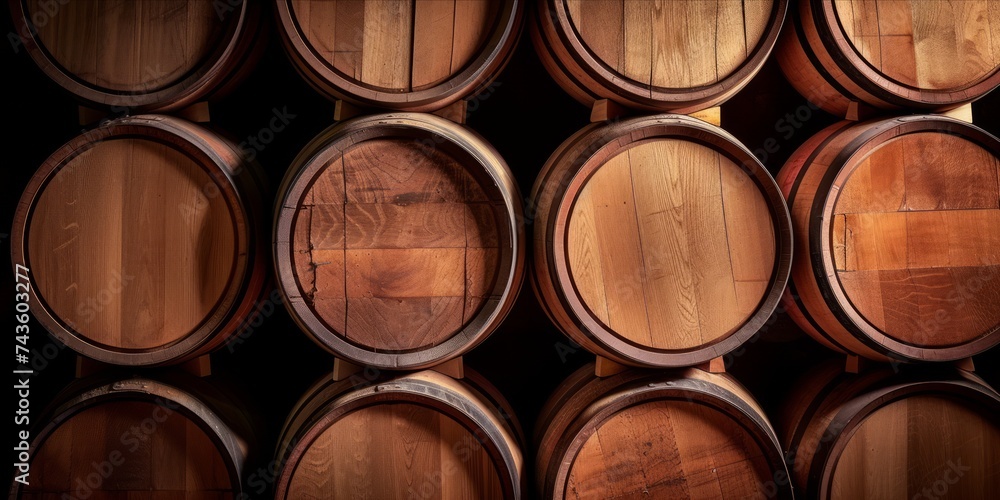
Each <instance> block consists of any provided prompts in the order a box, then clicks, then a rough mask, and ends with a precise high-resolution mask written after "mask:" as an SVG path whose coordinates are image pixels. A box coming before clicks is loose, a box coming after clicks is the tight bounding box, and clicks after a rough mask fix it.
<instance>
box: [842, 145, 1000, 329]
mask: <svg viewBox="0 0 1000 500" xmlns="http://www.w3.org/2000/svg"><path fill="white" fill-rule="evenodd" d="M998 178H1000V160H998V158H996V157H994V156H993V155H992V154H991V153H989V152H988V151H986V150H985V149H983V148H982V147H980V146H978V145H976V144H974V143H972V142H970V141H969V140H967V139H964V138H962V137H959V136H956V135H949V134H944V133H931V132H921V133H914V134H908V135H905V136H902V137H900V138H896V139H893V140H891V141H889V142H887V143H886V144H884V145H882V146H880V147H879V148H878V149H876V150H875V151H874V152H872V153H871V154H870V155H869V156H868V157H867V158H865V159H864V160H863V161H862V162H861V163H860V164H859V165H858V166H857V168H856V169H855V170H854V171H853V172H852V173H851V176H850V177H849V178H848V179H847V181H846V182H845V184H844V186H843V188H842V189H841V193H840V195H839V197H838V198H837V201H836V205H835V208H834V217H835V218H834V223H833V226H832V228H833V229H832V231H833V235H832V237H833V240H832V241H833V245H834V247H833V251H834V261H835V264H836V269H837V278H838V279H839V280H840V284H841V287H842V288H843V290H844V292H845V293H846V295H847V297H848V298H849V299H850V300H851V302H852V304H853V305H854V307H855V308H856V309H857V310H858V312H860V313H861V314H862V316H864V318H865V319H866V320H867V321H868V322H870V323H871V324H872V325H873V326H875V327H876V328H877V329H879V330H880V331H882V332H885V333H886V334H887V335H889V336H890V337H892V338H894V339H897V340H900V341H903V342H909V343H912V344H914V345H920V346H947V345H955V344H960V343H963V342H968V341H971V340H974V339H977V338H979V337H981V336H983V335H984V334H986V333H988V332H990V331H992V330H995V329H996V328H997V326H998V325H1000V308H998V307H997V306H996V305H997V304H998V303H1000V231H997V228H1000V184H998Z"/></svg>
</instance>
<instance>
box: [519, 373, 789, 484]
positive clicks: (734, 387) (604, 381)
mask: <svg viewBox="0 0 1000 500" xmlns="http://www.w3.org/2000/svg"><path fill="white" fill-rule="evenodd" d="M537 438H538V440H539V449H538V456H537V461H536V477H535V479H536V482H537V486H538V492H539V498H543V499H549V498H551V499H568V498H572V499H580V498H631V497H636V498H642V497H648V498H792V487H791V485H790V483H789V481H788V470H787V468H786V467H785V463H784V458H783V456H782V453H781V446H780V445H779V444H778V438H777V437H776V435H775V433H774V430H773V429H772V428H771V424H770V423H769V422H768V420H767V417H766V416H765V415H764V413H763V412H762V411H761V409H760V407H759V406H758V405H757V403H756V401H754V399H753V397H752V396H751V395H750V394H749V393H748V392H747V391H746V389H744V388H743V387H742V386H741V385H740V384H739V383H737V382H736V381H735V380H734V379H733V378H731V377H730V376H728V375H726V374H712V373H708V372H704V371H701V370H697V369H693V368H691V369H686V370H683V371H679V372H674V373H661V374H655V373H650V372H648V371H646V372H644V371H639V370H630V371H627V372H624V373H621V374H618V375H614V376H611V377H608V378H597V377H595V376H594V366H593V365H588V366H585V367H583V368H581V369H580V370H579V371H577V372H576V373H574V374H573V375H572V376H570V378H569V379H567V380H566V381H565V382H563V384H562V385H561V386H560V387H559V388H558V389H557V390H556V392H555V394H553V395H552V397H551V398H549V401H548V403H547V404H546V405H545V407H544V408H543V409H542V414H541V416H540V417H539V420H538V432H537Z"/></svg>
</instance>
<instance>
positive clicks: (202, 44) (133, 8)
mask: <svg viewBox="0 0 1000 500" xmlns="http://www.w3.org/2000/svg"><path fill="white" fill-rule="evenodd" d="M249 3H251V4H253V2H249ZM215 7H216V6H215V5H214V4H213V3H212V2H208V1H204V0H141V1H131V2H122V1H116V0H79V1H73V2H63V3H61V4H59V5H58V6H54V5H53V4H50V3H48V2H45V1H42V0H27V1H25V2H17V6H16V7H15V22H17V23H23V24H24V26H25V27H27V26H28V25H30V26H32V27H31V28H30V29H24V30H21V29H19V30H18V33H25V34H29V33H30V35H28V36H30V38H31V39H32V41H33V42H34V43H33V44H29V45H27V46H28V47H29V53H31V55H32V57H33V58H34V59H35V61H36V62H37V63H38V64H39V66H40V67H41V68H42V70H43V71H44V72H45V73H46V74H47V75H48V76H49V77H51V78H52V79H53V80H55V81H56V83H58V84H60V85H62V86H63V87H64V88H66V89H67V90H69V91H70V92H72V93H74V94H76V95H77V96H78V97H79V98H81V99H83V100H85V101H88V102H89V103H90V104H94V105H98V106H121V107H129V108H140V109H142V110H143V111H154V110H168V109H169V110H173V109H179V108H181V107H184V106H187V105H190V104H193V103H194V102H196V101H197V100H199V99H204V98H206V97H209V96H211V95H212V94H213V93H214V92H216V91H219V90H223V89H222V88H221V87H228V86H230V85H231V83H230V82H227V79H229V78H230V77H232V76H234V75H240V77H241V76H242V75H244V74H245V73H246V71H245V70H247V69H249V67H252V64H251V63H250V61H252V59H253V58H254V57H255V54H256V52H255V50H254V40H253V38H254V37H255V36H256V33H255V31H256V27H257V23H258V17H259V12H258V11H257V9H258V8H259V6H257V5H249V6H244V5H238V6H236V8H234V9H229V10H228V11H219V12H217V11H216V8H215ZM220 12H222V13H223V14H225V15H222V14H220ZM235 79H237V80H238V79H239V77H237V78H235Z"/></svg>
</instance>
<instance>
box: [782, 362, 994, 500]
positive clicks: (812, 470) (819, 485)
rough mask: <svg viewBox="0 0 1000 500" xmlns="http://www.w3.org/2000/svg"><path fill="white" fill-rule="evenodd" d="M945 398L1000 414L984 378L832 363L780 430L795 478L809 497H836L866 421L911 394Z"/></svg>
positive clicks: (799, 397) (786, 411)
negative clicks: (843, 463) (844, 464)
mask: <svg viewBox="0 0 1000 500" xmlns="http://www.w3.org/2000/svg"><path fill="white" fill-rule="evenodd" d="M925 394H932V395H939V396H946V397H951V398H956V399H961V400H962V401H964V402H968V403H975V404H977V405H978V406H979V408H981V409H983V410H992V411H993V413H997V412H1000V393H997V391H996V390H995V389H993V388H992V387H990V386H989V385H988V384H986V382H985V381H983V380H982V379H981V378H980V377H979V376H977V375H975V374H974V373H972V372H967V371H964V370H961V369H958V368H954V367H949V366H944V367H934V368H932V369H929V370H927V369H925V370H922V371H921V372H915V371H906V370H903V371H901V370H898V369H896V368H889V367H883V368H879V369H875V370H872V371H868V372H864V373H861V374H850V373H846V372H844V370H843V365H842V364H840V363H836V362H829V363H825V364H822V365H820V366H819V367H817V368H816V369H815V370H813V371H811V372H809V373H808V374H806V376H805V377H804V378H803V379H802V380H800V381H799V383H798V384H796V386H795V387H794V388H793V389H792V391H791V392H790V393H789V396H788V398H787V399H786V400H785V402H784V403H783V405H782V407H781V409H780V412H779V417H778V419H777V426H778V431H779V437H780V438H781V443H782V444H783V445H784V450H785V455H786V460H787V462H788V466H789V472H790V473H791V474H790V476H789V477H790V478H791V479H792V482H793V483H794V485H795V487H796V489H797V491H800V492H802V494H803V495H802V496H804V497H805V498H831V496H830V491H831V488H832V480H833V472H834V468H835V466H836V465H837V460H838V458H839V457H840V453H841V452H843V450H844V448H845V447H846V445H847V444H848V442H849V441H850V438H851V437H852V436H853V432H852V431H853V430H855V429H856V428H857V427H860V425H861V424H862V423H863V421H864V419H865V418H866V417H867V416H868V415H871V414H873V413H874V412H875V411H877V410H879V409H881V408H882V407H883V406H886V405H888V404H890V403H893V402H895V401H899V400H901V399H905V398H906V397H908V396H911V395H925Z"/></svg>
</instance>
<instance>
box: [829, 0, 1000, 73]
mask: <svg viewBox="0 0 1000 500" xmlns="http://www.w3.org/2000/svg"><path fill="white" fill-rule="evenodd" d="M996 3H997V2H991V1H989V0H963V1H960V2H939V1H927V0H836V1H835V2H834V7H835V9H836V13H837V16H838V18H839V22H840V26H841V29H842V30H843V32H844V34H845V35H846V36H847V38H848V40H849V41H850V42H851V44H852V45H853V46H854V49H855V50H856V51H857V52H858V54H860V55H861V57H863V58H864V59H865V61H867V62H868V63H869V64H870V65H871V66H872V67H874V68H875V69H876V70H878V71H879V72H881V73H882V74H883V75H885V76H886V77H887V78H889V79H891V80H894V81H896V82H899V83H901V84H903V85H909V86H912V87H915V88H920V89H933V90H951V89H955V90H961V89H962V88H964V87H966V86H968V85H971V84H974V83H976V82H979V81H981V80H982V79H984V78H986V77H988V76H989V75H991V74H993V73H994V72H996V70H997V68H998V67H1000V7H998V6H997V5H996Z"/></svg>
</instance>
